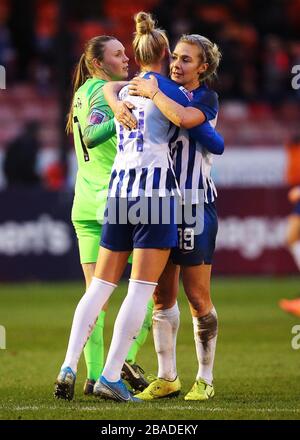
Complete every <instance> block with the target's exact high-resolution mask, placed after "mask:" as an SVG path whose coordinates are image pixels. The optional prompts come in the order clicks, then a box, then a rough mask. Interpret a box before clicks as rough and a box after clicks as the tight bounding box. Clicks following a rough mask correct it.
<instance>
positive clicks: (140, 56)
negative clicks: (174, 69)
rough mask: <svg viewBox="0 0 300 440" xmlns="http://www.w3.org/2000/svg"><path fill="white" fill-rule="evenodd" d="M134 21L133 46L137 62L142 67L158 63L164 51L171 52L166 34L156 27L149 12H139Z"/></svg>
mask: <svg viewBox="0 0 300 440" xmlns="http://www.w3.org/2000/svg"><path fill="white" fill-rule="evenodd" d="M134 20H135V27H136V32H135V33H134V40H133V43H132V46H133V50H134V55H135V59H136V62H137V63H138V64H140V65H142V66H147V65H150V64H153V63H156V62H158V61H159V60H160V59H161V57H162V55H163V52H164V50H168V51H169V50H170V49H169V47H170V46H169V40H168V37H167V35H166V32H165V31H164V30H163V29H159V28H156V27H155V21H154V19H153V18H152V15H151V14H148V13H147V12H143V11H141V12H138V13H137V14H136V15H135V16H134Z"/></svg>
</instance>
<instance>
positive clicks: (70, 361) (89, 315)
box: [62, 277, 117, 373]
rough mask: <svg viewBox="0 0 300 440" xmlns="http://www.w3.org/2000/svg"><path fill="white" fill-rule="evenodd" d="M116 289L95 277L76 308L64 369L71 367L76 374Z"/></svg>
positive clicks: (113, 285) (114, 286) (111, 284)
mask: <svg viewBox="0 0 300 440" xmlns="http://www.w3.org/2000/svg"><path fill="white" fill-rule="evenodd" d="M116 287H117V286H116V284H113V283H109V282H108V281H103V280H100V279H99V278H96V277H93V279H92V282H91V284H90V285H89V287H88V289H87V291H86V293H85V294H84V295H83V296H82V298H81V300H80V301H79V303H78V305H77V307H76V310H75V314H74V318H73V323H72V329H71V334H70V338H69V344H68V349H67V354H66V358H65V361H64V363H63V365H62V368H64V367H71V368H72V370H73V371H74V372H75V373H76V371H77V364H78V361H79V357H80V355H81V353H82V350H83V347H84V345H85V343H86V341H87V339H88V337H89V335H90V333H91V332H92V330H93V328H94V326H95V324H96V320H97V318H98V315H99V313H100V311H101V309H102V307H103V306H104V304H105V303H106V301H107V300H108V299H109V297H110V296H111V294H112V293H113V291H114V289H115V288H116Z"/></svg>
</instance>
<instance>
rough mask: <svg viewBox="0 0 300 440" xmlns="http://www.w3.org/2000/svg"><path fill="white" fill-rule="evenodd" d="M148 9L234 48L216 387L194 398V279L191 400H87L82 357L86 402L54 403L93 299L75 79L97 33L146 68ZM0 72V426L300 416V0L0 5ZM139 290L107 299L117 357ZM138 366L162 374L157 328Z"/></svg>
mask: <svg viewBox="0 0 300 440" xmlns="http://www.w3.org/2000/svg"><path fill="white" fill-rule="evenodd" d="M139 10H146V11H152V12H153V13H154V15H155V17H156V18H157V19H158V22H159V24H160V26H161V27H163V28H165V29H166V30H167V31H168V33H169V36H170V39H171V44H172V47H173V46H174V42H175V41H176V39H177V38H178V36H180V35H181V34H182V33H191V32H194V33H200V34H203V35H205V36H207V37H209V38H210V39H212V40H214V41H216V42H217V43H218V44H219V46H220V48H221V50H222V52H223V60H222V63H221V67H220V71H219V76H218V81H217V82H216V83H215V85H214V87H215V89H216V90H217V91H218V93H219V99H220V113H219V119H218V124H217V128H218V130H219V131H220V132H221V133H222V135H223V136H224V138H225V144H226V149H225V153H224V155H223V156H221V157H218V158H216V160H215V164H214V166H213V177H214V180H215V183H216V185H217V188H218V193H219V197H218V202H217V205H218V212H219V234H218V243H217V251H216V254H215V259H214V265H213V278H212V280H213V281H212V297H213V301H214V304H215V306H216V309H217V312H218V316H219V323H220V328H219V336H218V346H217V353H216V361H215V368H214V385H215V389H216V396H215V397H214V399H213V400H212V401H209V402H205V404H204V405H202V404H199V402H185V401H184V400H183V395H184V394H185V393H186V392H187V391H188V390H189V389H190V387H191V384H192V382H193V379H194V375H195V374H196V368H197V361H196V355H195V349H194V342H193V332H192V322H191V317H190V312H189V308H188V304H187V301H186V298H185V296H184V293H183V290H182V288H181V291H180V295H179V300H178V301H179V307H180V311H181V315H180V321H181V323H180V329H179V334H178V342H177V363H178V372H179V376H180V379H181V381H182V395H181V396H179V397H178V398H177V399H167V400H166V399H165V400H164V401H159V402H155V403H153V404H152V403H149V404H146V405H143V406H142V408H136V406H134V405H133V406H126V408H124V407H123V406H122V405H121V406H119V405H115V404H114V403H103V402H99V401H97V399H93V398H92V399H88V398H86V397H84V396H83V395H82V386H83V383H84V380H85V378H86V376H85V374H86V372H85V367H84V361H83V360H81V362H80V366H79V370H78V378H77V384H76V396H75V399H74V401H72V402H68V403H66V402H59V401H55V400H54V398H53V383H54V380H55V377H56V375H57V373H58V371H59V367H60V365H61V362H62V361H63V359H64V354H65V348H66V344H67V341H68V336H69V331H70V325H71V322H72V317H73V314H74V309H75V307H76V304H77V303H78V301H79V298H80V297H81V295H82V293H83V292H84V282H83V276H82V271H81V267H80V264H79V256H78V248H77V243H76V239H75V234H74V232H73V228H72V225H71V221H70V210H71V205H72V197H73V187H74V179H75V175H76V160H75V155H74V149H73V144H72V139H71V138H67V137H66V135H65V131H64V125H65V117H66V113H67V111H68V105H69V102H70V91H71V74H72V70H73V67H74V64H75V63H76V61H77V60H78V59H79V56H80V55H81V52H82V49H83V45H84V42H85V41H86V40H88V39H89V38H91V37H93V36H95V35H98V34H112V35H115V36H117V37H118V38H119V39H120V40H121V41H122V42H123V44H124V45H125V47H126V51H127V54H128V55H129V56H130V58H131V60H130V74H131V75H134V74H135V73H136V72H137V67H136V65H135V64H134V60H133V56H132V51H131V40H132V32H133V18H132V17H133V15H134V14H135V13H136V12H138V11H139ZM0 66H4V67H5V71H6V78H3V69H2V68H1V67H0V420H1V419H55V420H57V419H96V420H98V421H100V420H104V419H107V420H111V419H117V420H123V419H133V420H137V419H162V420H167V419H174V420H175V419H179V420H183V419H196V420H202V419H247V420H248V419H295V418H296V419H299V418H300V406H299V393H300V380H299V348H300V344H298V346H296V345H297V344H296V338H298V339H299V337H298V336H299V335H298V336H297V332H298V333H299V328H300V327H299V325H298V326H297V325H296V324H299V318H296V317H292V316H290V315H287V314H285V313H284V312H283V311H282V310H281V309H280V308H279V307H278V301H279V300H280V299H281V298H283V297H287V298H293V297H296V296H299V293H300V288H299V275H298V273H297V268H296V266H295V264H294V262H293V260H292V257H291V256H290V254H289V252H288V251H287V250H286V247H285V234H286V225H287V217H288V215H289V214H290V212H291V210H292V206H291V205H290V204H289V202H288V200H287V192H288V189H289V187H290V186H291V185H295V184H300V141H299V139H300V126H299V121H300V88H299V89H298V90H297V89H294V88H293V87H292V78H293V77H295V73H294V74H292V69H293V66H300V0H269V1H261V0H226V1H220V0H198V1H197V0H177V1H174V0H134V1H133V0H102V1H100V0H84V1H83V0H73V1H72V0H69V1H67V0H62V1H56V0H26V1H25V0H0ZM299 71H300V67H299ZM1 74H2V76H1ZM4 79H5V81H4ZM4 82H6V84H5V85H6V87H5V88H2V87H3V85H4ZM298 83H299V85H300V78H299V80H298ZM126 290H127V281H126V279H124V280H123V281H122V282H121V283H120V285H119V287H118V289H117V290H116V293H115V294H114V295H113V297H112V299H111V301H110V308H109V310H108V313H107V318H106V324H105V332H104V333H105V347H106V350H107V349H108V346H109V341H110V338H111V334H112V329H113V324H114V319H115V316H116V314H117V312H118V309H119V307H120V303H121V301H122V298H123V297H124V294H125V292H126ZM5 336H6V338H5ZM298 339H297V340H298ZM292 341H294V344H293V343H292ZM297 347H298V349H297ZM138 362H139V363H140V364H141V365H142V366H143V368H145V370H146V374H148V373H154V374H156V368H157V365H156V356H155V353H154V348H153V340H152V337H151V335H150V336H149V337H148V339H147V341H146V344H145V346H144V347H143V349H142V350H141V351H140V353H139V356H138ZM99 426H100V425H99ZM206 426H207V425H206ZM209 426H210V428H209V429H211V425H209ZM200 427H201V426H200ZM1 428H2V427H1ZM222 429H223V428H222ZM201 432H202V431H201ZM210 434H211V432H210Z"/></svg>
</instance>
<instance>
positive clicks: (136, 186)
mask: <svg viewBox="0 0 300 440" xmlns="http://www.w3.org/2000/svg"><path fill="white" fill-rule="evenodd" d="M141 175H142V170H141V169H139V170H136V175H135V180H134V183H133V185H132V191H131V194H130V195H131V197H137V196H138V195H139V189H140V180H141Z"/></svg>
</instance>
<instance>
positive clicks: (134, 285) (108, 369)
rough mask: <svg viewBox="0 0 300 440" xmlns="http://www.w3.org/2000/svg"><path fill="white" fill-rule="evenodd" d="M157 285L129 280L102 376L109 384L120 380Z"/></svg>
mask: <svg viewBox="0 0 300 440" xmlns="http://www.w3.org/2000/svg"><path fill="white" fill-rule="evenodd" d="M156 286H157V283H151V282H148V281H139V280H131V279H130V280H129V286H128V292H127V295H126V298H125V299H124V301H123V303H122V306H121V308H120V310H119V313H118V316H117V318H116V321H115V325H114V332H113V337H112V341H111V344H110V348H109V352H108V355H107V360H106V364H105V366H104V369H103V373H102V375H103V376H104V377H105V379H107V380H108V381H109V382H117V381H118V380H119V379H120V375H121V369H122V367H123V364H124V361H125V359H126V355H127V353H128V350H129V348H130V346H131V344H132V341H133V340H134V339H135V338H136V337H137V335H138V333H139V331H140V328H141V326H142V324H143V321H144V318H145V315H146V310H147V303H148V301H149V299H150V298H151V296H152V294H153V292H154V290H155V288H156Z"/></svg>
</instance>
